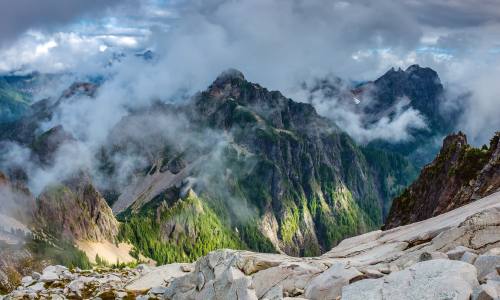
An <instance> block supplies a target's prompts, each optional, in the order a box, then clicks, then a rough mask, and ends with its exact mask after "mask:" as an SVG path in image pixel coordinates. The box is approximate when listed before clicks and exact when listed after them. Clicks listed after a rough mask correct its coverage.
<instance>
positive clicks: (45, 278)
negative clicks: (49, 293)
mask: <svg viewBox="0 0 500 300" xmlns="http://www.w3.org/2000/svg"><path fill="white" fill-rule="evenodd" d="M58 279H59V275H57V273H55V272H53V271H51V270H48V271H45V270H44V271H43V274H42V276H40V281H42V282H53V281H56V280H58Z"/></svg>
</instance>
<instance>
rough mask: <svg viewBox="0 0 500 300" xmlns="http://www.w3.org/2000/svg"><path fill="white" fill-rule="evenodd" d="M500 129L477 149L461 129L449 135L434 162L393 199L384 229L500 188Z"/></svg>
mask: <svg viewBox="0 0 500 300" xmlns="http://www.w3.org/2000/svg"><path fill="white" fill-rule="evenodd" d="M499 141H500V132H497V133H496V134H495V136H493V138H492V139H491V142H490V146H489V148H487V149H486V148H482V149H476V148H473V147H471V146H470V145H469V144H468V143H467V138H466V136H465V134H463V133H461V132H459V133H458V134H453V135H450V136H448V137H446V138H445V139H444V141H443V147H442V149H441V152H440V153H439V155H438V156H437V157H436V158H435V159H434V161H433V162H432V163H431V164H429V165H427V166H425V167H424V169H423V170H422V172H421V174H420V176H419V178H418V179H417V180H416V181H415V182H414V183H413V184H412V185H411V186H410V187H408V188H407V189H406V190H405V192H403V194H402V195H401V196H399V197H398V198H396V199H395V200H394V201H393V205H392V207H391V210H390V212H389V215H388V217H387V219H386V221H385V225H384V229H390V228H394V227H397V226H401V225H405V224H409V223H413V222H417V221H422V220H425V219H428V218H430V217H433V216H437V215H439V214H442V213H445V212H447V211H450V210H453V209H455V208H457V207H460V206H463V205H465V204H467V203H470V202H472V201H475V200H477V199H479V198H481V197H484V196H487V195H490V194H492V193H494V192H496V191H498V190H499V189H500V147H499Z"/></svg>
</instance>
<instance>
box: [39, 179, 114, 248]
mask: <svg viewBox="0 0 500 300" xmlns="http://www.w3.org/2000/svg"><path fill="white" fill-rule="evenodd" d="M34 223H35V227H36V228H37V229H38V230H42V231H43V232H44V233H47V234H49V235H51V236H54V237H56V238H62V239H65V240H69V241H73V240H88V241H114V240H115V238H116V235H117V233H118V221H117V220H116V218H115V216H114V215H113V212H112V211H111V208H110V207H109V206H108V204H107V203H106V201H105V200H104V198H103V197H102V196H101V194H100V193H99V192H98V191H97V190H96V189H95V187H94V186H93V185H92V183H91V182H90V181H89V179H86V178H82V177H79V178H78V179H77V180H74V181H73V182H71V183H69V184H60V185H56V186H51V187H48V188H47V189H46V190H45V191H44V192H43V193H42V194H41V195H40V196H39V197H38V201H37V208H36V212H35V221H34Z"/></svg>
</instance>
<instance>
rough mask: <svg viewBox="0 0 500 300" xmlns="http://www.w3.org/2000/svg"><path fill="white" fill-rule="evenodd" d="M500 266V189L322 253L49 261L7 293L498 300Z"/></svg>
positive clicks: (79, 296) (36, 296)
mask: <svg viewBox="0 0 500 300" xmlns="http://www.w3.org/2000/svg"><path fill="white" fill-rule="evenodd" d="M499 270H500V193H495V194H492V195H490V196H488V197H485V198H483V199H480V200H478V201H475V202H473V203H470V204H468V205H465V206H463V207H460V208H458V209H455V210H453V211H450V212H447V213H444V214H442V215H439V216H437V217H434V218H431V219H428V220H425V221H422V222H418V223H413V224H410V225H406V226H402V227H397V228H394V229H391V230H388V231H374V232H370V233H367V234H364V235H360V236H356V237H353V238H349V239H346V240H344V241H342V242H341V243H340V244H339V245H338V246H337V247H335V248H333V249H332V250H330V251H329V252H327V253H325V254H324V255H322V256H319V257H303V258H298V257H291V256H287V255H283V254H266V253H255V252H249V251H236V250H229V249H222V250H217V251H214V252H211V253H209V254H208V255H206V256H204V257H202V258H200V259H199V260H198V261H196V262H195V263H193V264H170V265H164V266H159V267H147V266H139V267H137V268H135V269H123V270H100V271H97V270H93V271H80V270H76V271H75V270H68V269H66V268H64V267H61V266H51V267H48V268H47V269H46V270H44V272H43V274H33V275H32V276H27V277H25V278H23V280H22V283H23V284H22V286H20V287H18V288H17V289H16V290H15V291H14V292H12V293H11V294H9V295H7V296H6V297H5V299H23V298H24V299H27V298H31V299H65V298H72V299H87V298H101V299H122V298H123V299H172V300H174V299H203V300H209V299H269V300H271V299H272V300H274V299H363V300H370V299H389V300H391V299H394V300H396V299H398V300H399V299H498V297H499V295H500V275H499ZM35 278H36V279H35ZM0 298H1V297H0Z"/></svg>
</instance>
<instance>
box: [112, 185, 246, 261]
mask: <svg viewBox="0 0 500 300" xmlns="http://www.w3.org/2000/svg"><path fill="white" fill-rule="evenodd" d="M122 221H123V225H122V226H121V230H120V234H119V239H120V240H127V241H130V242H131V243H132V244H133V245H134V246H135V247H136V249H137V250H138V251H140V252H141V253H142V254H144V255H145V256H147V257H151V258H152V259H154V260H156V261H157V262H158V263H159V264H165V263H172V262H188V261H194V260H195V259H197V258H198V257H200V256H203V255H205V254H207V253H208V252H210V251H212V250H215V249H220V248H232V249H241V248H244V245H243V244H242V243H241V242H240V241H239V239H238V237H237V235H236V233H235V232H233V231H232V230H230V229H229V228H228V227H227V226H224V225H223V224H222V222H221V221H220V220H219V218H218V217H217V215H216V214H215V213H214V212H213V211H212V210H211V209H210V208H209V207H208V206H207V205H206V204H205V203H203V202H202V200H200V199H199V198H198V197H197V196H196V195H194V193H190V194H189V195H188V196H187V197H186V198H185V199H183V200H180V201H178V202H176V203H175V204H174V205H173V206H171V207H168V206H167V205H166V203H163V204H161V205H160V206H159V207H158V210H157V211H155V210H151V209H149V210H142V211H141V212H140V213H138V214H130V215H128V216H122Z"/></svg>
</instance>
